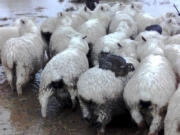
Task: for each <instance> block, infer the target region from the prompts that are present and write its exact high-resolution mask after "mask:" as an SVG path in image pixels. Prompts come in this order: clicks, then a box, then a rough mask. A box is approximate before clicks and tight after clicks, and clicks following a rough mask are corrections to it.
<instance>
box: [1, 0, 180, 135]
mask: <svg viewBox="0 0 180 135" xmlns="http://www.w3.org/2000/svg"><path fill="white" fill-rule="evenodd" d="M142 2H143V5H144V6H143V9H144V11H145V12H148V13H150V14H151V15H153V16H159V15H161V14H162V13H164V12H167V11H173V12H176V10H175V9H174V8H173V4H174V3H175V4H176V5H177V6H178V7H180V2H179V3H178V0H143V1H142ZM71 6H72V4H71V3H69V2H68V1H67V0H65V1H64V2H61V3H60V2H58V1H57V0H0V26H6V25H7V26H8V25H10V24H11V23H12V21H13V20H14V19H16V18H18V17H20V16H23V15H25V16H28V17H30V18H32V19H34V20H35V22H36V23H37V24H40V23H41V22H42V21H43V20H44V19H46V18H47V17H49V16H55V15H56V14H57V12H60V11H62V10H64V9H65V8H67V7H71ZM39 76H40V73H38V74H37V75H36V77H35V80H34V81H32V82H30V83H29V84H28V85H27V86H26V87H25V88H24V90H23V96H21V97H18V96H17V94H16V93H13V92H12V91H11V89H10V87H9V85H8V83H7V81H6V79H5V76H4V73H3V69H2V67H1V66H0V135H94V134H95V130H94V129H93V128H92V127H90V126H89V125H88V124H87V123H86V122H85V121H83V120H82V118H81V113H80V110H79V109H77V110H76V111H72V110H71V109H69V110H68V109H63V110H62V108H61V105H60V104H58V103H57V102H56V100H55V99H51V102H50V104H49V106H48V108H49V109H48V117H47V118H46V119H43V118H42V117H41V114H40V105H39V102H38V100H37V95H38V84H39ZM122 118H123V119H122ZM107 134H108V135H135V134H136V135H137V134H139V135H143V134H147V132H146V130H145V131H144V132H143V133H142V132H140V131H138V129H137V128H136V126H135V125H134V123H133V122H132V121H131V120H130V117H126V116H125V117H124V116H122V117H120V118H118V120H116V121H113V122H112V123H111V124H109V125H108V127H107Z"/></svg>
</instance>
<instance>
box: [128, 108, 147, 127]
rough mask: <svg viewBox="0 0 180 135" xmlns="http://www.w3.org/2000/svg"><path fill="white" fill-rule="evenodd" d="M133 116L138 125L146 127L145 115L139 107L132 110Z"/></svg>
mask: <svg viewBox="0 0 180 135" xmlns="http://www.w3.org/2000/svg"><path fill="white" fill-rule="evenodd" d="M131 117H132V118H133V119H134V121H135V122H136V123H137V125H138V127H140V128H142V127H144V122H143V117H142V115H141V113H140V112H139V110H138V109H137V108H136V109H133V110H131Z"/></svg>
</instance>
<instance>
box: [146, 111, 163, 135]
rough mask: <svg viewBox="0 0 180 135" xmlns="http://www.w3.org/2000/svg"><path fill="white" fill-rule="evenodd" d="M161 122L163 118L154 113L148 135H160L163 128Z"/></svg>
mask: <svg viewBox="0 0 180 135" xmlns="http://www.w3.org/2000/svg"><path fill="white" fill-rule="evenodd" d="M161 121H162V117H161V116H160V115H159V114H156V113H154V115H153V120H152V122H151V126H150V129H149V133H148V135H158V131H159V129H160V128H161Z"/></svg>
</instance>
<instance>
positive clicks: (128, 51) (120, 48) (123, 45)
mask: <svg viewBox="0 0 180 135" xmlns="http://www.w3.org/2000/svg"><path fill="white" fill-rule="evenodd" d="M122 34H123V33H121V32H117V33H111V34H108V35H106V36H104V37H102V38H100V39H99V40H98V41H97V42H96V44H95V46H94V48H93V50H92V61H93V64H94V65H97V64H98V56H99V54H100V53H101V52H109V53H112V54H115V55H118V56H122V55H123V56H129V57H133V58H135V59H136V58H137V56H136V43H137V42H136V41H133V40H130V39H123V38H122V39H121V38H120V37H121V35H122ZM116 36H117V37H116Z"/></svg>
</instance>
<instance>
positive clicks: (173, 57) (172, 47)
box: [164, 44, 180, 81]
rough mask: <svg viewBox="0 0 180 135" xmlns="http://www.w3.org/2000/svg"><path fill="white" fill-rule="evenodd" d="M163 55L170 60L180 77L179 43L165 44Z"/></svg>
mask: <svg viewBox="0 0 180 135" xmlns="http://www.w3.org/2000/svg"><path fill="white" fill-rule="evenodd" d="M164 55H165V56H166V58H167V59H168V60H169V61H170V63H171V65H172V67H173V69H174V71H175V73H176V74H178V76H179V77H180V68H179V65H180V45H179V44H169V45H167V46H165V49H164ZM178 81H179V80H178Z"/></svg>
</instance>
